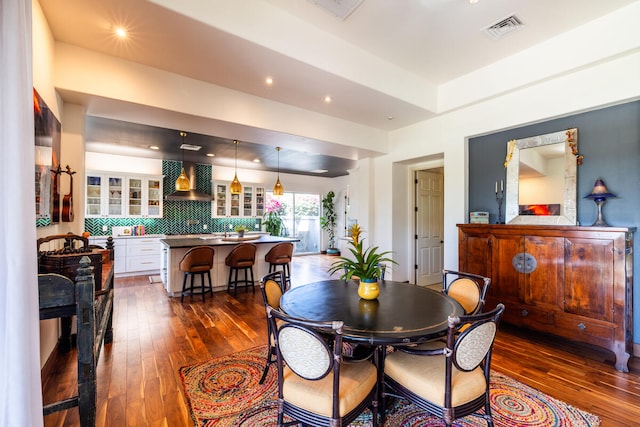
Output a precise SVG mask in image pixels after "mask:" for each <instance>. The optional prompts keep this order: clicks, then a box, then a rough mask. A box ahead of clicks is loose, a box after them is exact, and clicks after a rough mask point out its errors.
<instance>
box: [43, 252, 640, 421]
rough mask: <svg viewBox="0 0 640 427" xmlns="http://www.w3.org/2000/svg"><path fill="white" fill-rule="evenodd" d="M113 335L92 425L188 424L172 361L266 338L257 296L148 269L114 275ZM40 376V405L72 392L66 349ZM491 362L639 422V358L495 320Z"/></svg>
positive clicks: (305, 274)
mask: <svg viewBox="0 0 640 427" xmlns="http://www.w3.org/2000/svg"><path fill="white" fill-rule="evenodd" d="M333 261H335V257H331V256H326V255H314V256H299V257H295V258H294V263H293V265H292V271H291V273H292V282H293V283H292V285H293V286H297V285H300V284H304V283H309V282H312V281H316V280H323V279H325V278H329V276H328V274H327V273H326V270H327V268H328V267H329V266H330V265H331V263H332V262H333ZM113 325H114V342H113V343H112V344H109V345H106V346H104V348H103V350H102V353H101V356H100V361H99V364H98V367H97V372H98V380H97V381H98V408H97V415H96V418H97V422H96V425H97V426H99V427H102V426H117V427H121V426H125V425H127V426H138V425H139V426H172V427H173V426H190V425H192V424H191V418H190V416H189V411H188V408H187V405H186V401H185V399H184V396H183V395H182V391H181V384H180V378H179V375H178V368H180V367H181V366H185V365H189V364H193V363H198V362H202V361H205V360H208V359H210V358H213V357H217V356H222V355H225V354H229V353H232V352H235V351H240V350H244V349H248V348H252V347H255V346H257V345H262V344H266V342H267V339H266V338H267V337H266V333H267V332H266V322H265V320H264V308H263V305H262V297H261V295H260V291H259V290H258V289H256V290H255V292H253V291H251V290H249V291H246V290H244V289H242V290H239V291H238V294H237V296H235V297H234V296H232V295H229V294H227V293H226V292H217V293H215V294H214V296H213V298H211V297H210V296H209V297H207V299H206V301H205V302H204V303H203V302H202V301H201V300H200V299H199V298H194V299H193V301H191V300H190V299H189V298H185V302H184V303H180V299H179V298H169V297H167V295H166V293H165V292H164V290H163V288H162V284H161V283H149V280H148V278H147V276H138V277H131V278H118V279H116V281H115V302H114V322H113ZM56 357H57V360H56V367H55V369H53V370H52V372H51V376H50V377H48V378H44V379H43V384H44V385H43V396H44V398H45V401H46V402H52V401H55V400H59V399H62V398H67V397H70V396H72V395H73V394H74V393H75V389H76V388H75V387H76V378H77V373H76V365H75V363H76V362H75V361H76V359H75V357H76V354H75V351H71V352H70V353H68V354H64V355H56ZM492 366H493V368H494V369H495V370H498V371H500V372H503V373H505V374H507V375H509V376H511V377H513V378H515V379H517V380H519V381H522V382H523V383H525V384H528V385H530V386H532V387H534V388H536V389H538V390H541V391H543V392H545V393H547V394H549V395H551V396H553V397H556V398H558V399H560V400H563V401H565V402H567V403H570V404H572V405H574V406H577V407H579V408H581V409H584V410H587V411H589V412H592V413H594V414H596V415H598V416H600V418H601V419H602V426H603V427H613V426H623V425H624V426H627V425H635V423H636V422H637V420H638V419H640V375H639V374H640V364H639V363H638V362H637V359H632V361H631V371H632V372H631V373H621V372H617V371H616V370H615V369H614V367H613V354H611V353H609V352H608V351H606V350H602V349H598V348H595V347H591V346H583V345H577V344H573V343H568V342H566V341H564V340H561V339H558V338H554V337H551V336H546V335H540V334H535V333H532V332H527V331H523V330H519V329H517V328H514V327H511V326H509V325H506V324H503V325H501V328H500V331H499V333H498V337H497V339H496V345H495V350H494V356H493V361H492ZM44 421H45V423H44V424H45V426H46V427H53V426H77V425H78V410H77V409H75V408H74V409H70V410H68V411H64V412H59V413H55V414H51V415H49V416H47V417H45V418H44Z"/></svg>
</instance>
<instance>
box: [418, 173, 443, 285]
mask: <svg viewBox="0 0 640 427" xmlns="http://www.w3.org/2000/svg"><path fill="white" fill-rule="evenodd" d="M443 246H444V178H443V175H442V174H440V173H435V172H429V171H418V172H416V254H415V255H416V284H417V285H420V286H426V285H432V284H434V283H438V282H440V281H441V280H442V268H443V267H444V266H443V253H442V252H443Z"/></svg>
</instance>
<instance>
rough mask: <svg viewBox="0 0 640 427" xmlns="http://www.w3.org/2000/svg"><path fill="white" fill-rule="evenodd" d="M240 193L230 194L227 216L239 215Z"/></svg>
mask: <svg viewBox="0 0 640 427" xmlns="http://www.w3.org/2000/svg"><path fill="white" fill-rule="evenodd" d="M241 195H242V194H230V198H229V201H230V204H229V216H230V217H239V216H240V212H241V211H240V196H241Z"/></svg>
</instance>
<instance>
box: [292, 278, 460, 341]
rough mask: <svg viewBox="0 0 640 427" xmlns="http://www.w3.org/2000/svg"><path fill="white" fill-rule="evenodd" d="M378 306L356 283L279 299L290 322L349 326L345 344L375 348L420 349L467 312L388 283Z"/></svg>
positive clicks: (423, 291) (441, 298) (313, 286)
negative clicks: (406, 346) (415, 346)
mask: <svg viewBox="0 0 640 427" xmlns="http://www.w3.org/2000/svg"><path fill="white" fill-rule="evenodd" d="M378 285H379V286H380V295H379V296H378V298H377V299H375V300H371V301H368V300H363V299H361V298H360V297H359V296H358V285H357V284H356V283H355V282H353V281H348V282H345V281H344V280H324V281H321V282H315V283H309V284H306V285H301V286H298V287H295V288H292V289H290V290H288V291H287V292H285V293H284V294H283V295H282V298H281V299H280V308H281V309H282V310H283V311H284V312H285V313H287V314H288V315H290V316H293V317H298V318H302V319H307V320H318V321H334V320H341V321H343V322H344V327H343V336H344V338H345V340H348V341H352V342H360V343H367V344H370V345H393V344H395V345H400V344H409V343H419V342H422V341H427V340H430V339H433V338H437V337H440V336H443V335H445V334H446V331H447V327H448V324H447V319H448V317H449V316H461V315H463V314H464V310H463V308H462V306H461V305H460V304H459V303H458V302H456V301H455V300H454V299H453V298H450V297H448V296H447V295H445V294H444V293H442V292H438V291H434V290H432V289H428V288H423V287H420V286H416V285H412V284H409V283H401V282H393V281H389V280H386V281H385V280H383V281H380V282H379V283H378Z"/></svg>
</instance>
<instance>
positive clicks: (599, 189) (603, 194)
mask: <svg viewBox="0 0 640 427" xmlns="http://www.w3.org/2000/svg"><path fill="white" fill-rule="evenodd" d="M609 197H617V196H616V195H615V194H613V193H610V192H609V190H607V186H606V185H604V181H603V180H602V179H600V178H598V179H596V182H595V184H593V190H591V194H587V195H586V196H584V198H585V199H594V200H596V199H607V198H609Z"/></svg>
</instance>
